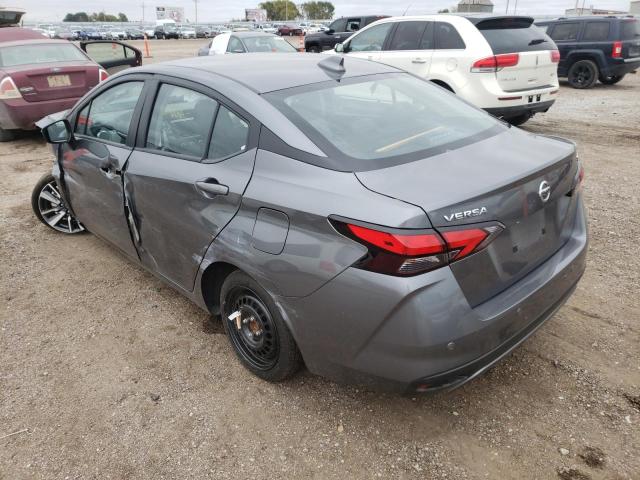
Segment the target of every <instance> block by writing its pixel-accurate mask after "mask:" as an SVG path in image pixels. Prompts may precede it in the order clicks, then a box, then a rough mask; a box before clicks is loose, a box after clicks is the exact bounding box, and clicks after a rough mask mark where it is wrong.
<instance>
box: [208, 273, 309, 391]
mask: <svg viewBox="0 0 640 480" xmlns="http://www.w3.org/2000/svg"><path fill="white" fill-rule="evenodd" d="M220 305H221V308H220V311H221V313H222V324H223V326H224V330H225V332H226V333H227V337H228V338H229V341H230V342H231V346H232V347H233V349H234V351H235V352H236V355H237V357H238V358H239V359H240V362H241V363H242V364H243V365H244V366H245V367H246V368H247V369H248V370H249V371H250V372H251V373H253V374H254V375H256V376H258V377H260V378H262V379H263V380H267V381H269V382H280V381H282V380H285V379H287V378H289V377H291V376H292V375H293V374H294V373H296V372H297V371H298V370H299V369H300V367H301V365H302V356H301V355H300V351H299V350H298V346H297V345H296V342H295V340H294V338H293V336H292V335H291V332H290V331H289V328H288V327H287V324H286V323H285V322H284V320H283V319H282V316H281V315H280V312H279V310H278V308H277V307H276V305H275V303H274V301H273V299H272V298H271V296H270V295H269V293H267V292H266V291H265V290H264V289H263V288H262V287H261V286H260V285H258V283H257V282H256V281H255V280H253V279H252V278H251V277H249V276H248V275H247V274H246V273H244V272H241V271H239V270H236V271H235V272H233V273H231V274H230V275H229V276H228V277H227V278H226V279H225V281H224V283H223V284H222V288H221V290H220ZM236 311H240V312H241V317H240V318H241V320H240V321H241V328H240V330H238V329H237V326H236V323H235V321H234V322H232V321H230V320H229V316H230V315H231V314H232V313H234V312H236Z"/></svg>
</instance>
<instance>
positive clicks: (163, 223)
mask: <svg viewBox="0 0 640 480" xmlns="http://www.w3.org/2000/svg"><path fill="white" fill-rule="evenodd" d="M154 91H156V92H157V93H156V94H155V101H152V99H153V98H154V97H153V96H151V97H149V98H150V99H149V101H148V102H147V104H146V105H145V109H144V112H143V119H145V120H144V122H143V123H142V124H141V127H140V130H139V139H138V144H137V147H136V150H135V151H134V152H133V154H132V155H131V158H130V159H129V164H128V166H127V170H126V173H125V181H124V184H125V194H126V197H127V201H128V202H129V204H130V205H131V212H132V216H131V219H130V222H131V225H132V230H133V232H134V240H135V242H136V245H137V246H138V249H139V251H140V257H141V260H142V262H143V263H144V264H145V265H147V266H148V267H149V268H151V269H153V270H155V271H157V272H158V273H160V274H161V275H163V276H164V277H165V278H167V279H169V280H171V281H172V282H173V283H175V284H176V285H179V286H180V287H182V288H183V289H185V290H189V291H190V290H192V289H193V283H194V280H195V276H196V273H197V270H198V267H199V265H200V261H201V259H202V258H203V256H204V254H205V252H206V250H207V248H208V246H209V245H210V244H211V242H212V241H213V239H214V238H215V237H216V235H217V234H218V233H219V232H220V230H221V229H222V228H224V226H225V225H226V224H227V223H228V222H229V221H230V220H231V219H232V218H233V216H234V215H235V214H236V212H237V210H238V208H239V206H240V201H241V199H242V194H243V193H244V190H245V188H246V186H247V184H248V183H249V179H250V178H251V173H252V171H253V164H254V159H255V153H256V147H257V137H258V129H259V127H258V125H257V123H256V122H255V120H253V119H251V117H249V115H247V114H246V112H244V111H242V110H241V109H239V108H238V107H237V106H236V105H232V104H230V103H228V102H227V101H226V100H223V99H221V98H220V97H219V96H218V95H217V94H216V93H215V92H214V91H212V90H210V89H208V88H205V87H203V86H200V85H198V84H192V83H190V82H186V81H180V80H176V79H170V78H160V79H159V80H158V81H157V82H156V86H155V88H154ZM210 139H211V140H210Z"/></svg>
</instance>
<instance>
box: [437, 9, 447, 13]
mask: <svg viewBox="0 0 640 480" xmlns="http://www.w3.org/2000/svg"><path fill="white" fill-rule="evenodd" d="M438 13H449V9H448V8H445V9H442V10H438Z"/></svg>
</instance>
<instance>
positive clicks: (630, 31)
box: [620, 20, 640, 40]
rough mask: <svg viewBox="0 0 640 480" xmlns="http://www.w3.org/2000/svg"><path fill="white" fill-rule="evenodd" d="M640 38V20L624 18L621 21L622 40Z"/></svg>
mask: <svg viewBox="0 0 640 480" xmlns="http://www.w3.org/2000/svg"><path fill="white" fill-rule="evenodd" d="M638 38H640V22H639V21H638V20H623V21H622V22H621V23H620V40H637V39H638Z"/></svg>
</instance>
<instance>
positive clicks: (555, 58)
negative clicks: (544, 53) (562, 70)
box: [551, 50, 560, 63]
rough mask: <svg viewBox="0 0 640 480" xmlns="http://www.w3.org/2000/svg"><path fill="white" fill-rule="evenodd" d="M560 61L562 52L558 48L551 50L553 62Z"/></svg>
mask: <svg viewBox="0 0 640 480" xmlns="http://www.w3.org/2000/svg"><path fill="white" fill-rule="evenodd" d="M559 61H560V52H559V51H558V50H551V62H552V63H558V62H559Z"/></svg>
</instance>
